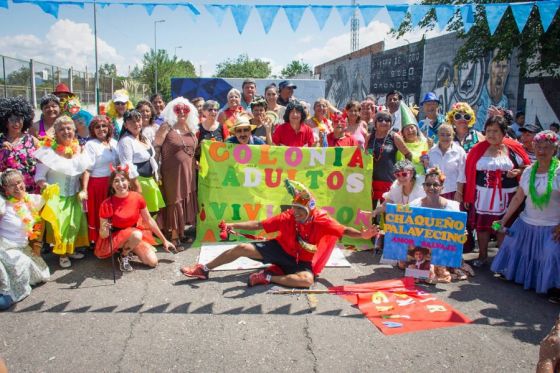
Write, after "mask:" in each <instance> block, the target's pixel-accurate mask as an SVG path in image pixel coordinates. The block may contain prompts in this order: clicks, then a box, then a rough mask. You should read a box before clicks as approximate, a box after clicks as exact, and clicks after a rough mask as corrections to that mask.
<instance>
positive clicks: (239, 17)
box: [229, 5, 253, 34]
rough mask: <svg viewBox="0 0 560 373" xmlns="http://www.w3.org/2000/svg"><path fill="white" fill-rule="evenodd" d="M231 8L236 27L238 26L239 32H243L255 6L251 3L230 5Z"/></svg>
mask: <svg viewBox="0 0 560 373" xmlns="http://www.w3.org/2000/svg"><path fill="white" fill-rule="evenodd" d="M229 9H230V10H231V15H232V16H233V21H234V22H235V27H237V32H239V34H241V33H243V30H244V29H245V25H246V24H247V21H248V20H249V16H250V15H251V9H253V7H252V6H250V5H230V6H229Z"/></svg>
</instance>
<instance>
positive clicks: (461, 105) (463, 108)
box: [445, 102, 476, 127]
mask: <svg viewBox="0 0 560 373" xmlns="http://www.w3.org/2000/svg"><path fill="white" fill-rule="evenodd" d="M456 113H464V114H469V115H470V116H471V120H469V122H468V123H467V125H468V126H469V127H472V126H474V124H475V123H476V115H475V114H474V110H473V109H472V108H471V106H470V105H469V104H467V103H466V102H456V103H454V104H453V106H451V110H449V111H448V112H447V115H446V116H445V119H446V120H447V123H451V124H452V123H453V120H454V116H455V114H456Z"/></svg>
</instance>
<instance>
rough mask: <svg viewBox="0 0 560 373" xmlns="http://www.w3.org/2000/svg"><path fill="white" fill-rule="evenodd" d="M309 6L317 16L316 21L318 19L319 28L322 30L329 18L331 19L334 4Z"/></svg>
mask: <svg viewBox="0 0 560 373" xmlns="http://www.w3.org/2000/svg"><path fill="white" fill-rule="evenodd" d="M309 8H310V9H311V13H312V14H313V16H314V17H315V21H317V25H318V26H319V30H322V29H323V28H324V27H325V24H326V23H327V19H329V16H330V15H331V12H332V8H333V7H332V5H311V6H310V7H309Z"/></svg>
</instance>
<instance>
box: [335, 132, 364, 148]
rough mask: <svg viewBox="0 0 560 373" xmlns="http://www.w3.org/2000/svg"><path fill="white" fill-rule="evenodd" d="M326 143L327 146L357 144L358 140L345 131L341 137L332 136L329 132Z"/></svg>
mask: <svg viewBox="0 0 560 373" xmlns="http://www.w3.org/2000/svg"><path fill="white" fill-rule="evenodd" d="M327 143H328V144H329V146H358V145H359V144H358V142H357V141H356V139H355V138H354V136H350V135H349V134H347V133H345V134H344V136H343V137H341V138H339V139H337V138H335V137H334V133H333V132H331V133H329V134H328V135H327Z"/></svg>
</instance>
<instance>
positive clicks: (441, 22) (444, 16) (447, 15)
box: [435, 5, 455, 31]
mask: <svg viewBox="0 0 560 373" xmlns="http://www.w3.org/2000/svg"><path fill="white" fill-rule="evenodd" d="M435 8H436V17H437V24H438V27H439V29H440V30H441V31H443V30H445V27H446V26H447V23H448V22H449V20H450V19H451V17H453V14H455V6H453V5H437V6H436V7H435Z"/></svg>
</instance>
